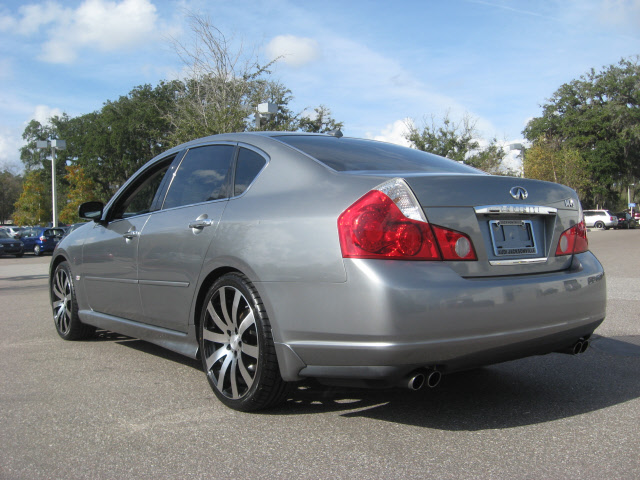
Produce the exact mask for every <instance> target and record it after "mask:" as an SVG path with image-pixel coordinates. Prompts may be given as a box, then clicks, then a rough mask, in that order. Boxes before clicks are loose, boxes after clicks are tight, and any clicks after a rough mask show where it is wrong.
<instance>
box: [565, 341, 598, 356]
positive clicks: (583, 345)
mask: <svg viewBox="0 0 640 480" xmlns="http://www.w3.org/2000/svg"><path fill="white" fill-rule="evenodd" d="M590 344H591V342H590V341H589V339H588V338H580V339H579V340H578V341H577V342H576V343H574V344H573V345H571V346H569V347H567V348H565V349H564V350H560V351H559V352H558V353H568V354H569V355H578V354H579V353H584V352H586V351H587V349H588V348H589V345H590Z"/></svg>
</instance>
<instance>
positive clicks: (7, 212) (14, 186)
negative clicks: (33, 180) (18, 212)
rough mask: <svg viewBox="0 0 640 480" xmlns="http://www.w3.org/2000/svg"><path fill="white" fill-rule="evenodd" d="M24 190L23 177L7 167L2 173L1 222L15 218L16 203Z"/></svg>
mask: <svg viewBox="0 0 640 480" xmlns="http://www.w3.org/2000/svg"><path fill="white" fill-rule="evenodd" d="M21 191H22V177H21V176H20V175H14V174H13V173H11V172H10V171H9V170H7V169H5V170H3V171H2V172H1V173H0V223H2V224H4V223H6V222H7V220H10V219H12V218H13V211H14V204H15V203H16V201H17V200H18V198H19V197H20V192H21Z"/></svg>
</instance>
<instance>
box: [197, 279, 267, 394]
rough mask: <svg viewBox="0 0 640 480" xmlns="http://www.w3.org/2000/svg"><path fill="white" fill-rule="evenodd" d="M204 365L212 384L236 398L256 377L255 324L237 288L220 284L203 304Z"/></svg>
mask: <svg viewBox="0 0 640 480" xmlns="http://www.w3.org/2000/svg"><path fill="white" fill-rule="evenodd" d="M202 340H203V347H204V348H203V350H204V351H203V355H204V360H205V368H206V373H207V376H208V377H209V379H210V381H211V382H212V384H213V385H214V386H215V388H216V389H217V390H218V391H219V392H220V393H221V394H222V395H224V396H225V397H227V398H230V399H233V400H237V399H240V398H242V397H243V396H245V395H246V394H247V392H248V391H249V389H250V388H251V386H252V385H253V382H254V380H255V378H256V373H257V371H258V356H259V353H260V347H259V340H258V327H257V325H256V319H255V315H254V312H253V309H252V308H251V306H250V304H249V302H248V301H247V299H246V298H245V296H244V295H243V294H242V292H240V291H239V290H238V289H236V288H234V287H231V286H221V287H220V288H219V289H218V290H216V292H215V293H214V294H213V296H212V297H211V300H210V301H209V303H208V305H207V312H206V314H205V318H204V324H203V329H202Z"/></svg>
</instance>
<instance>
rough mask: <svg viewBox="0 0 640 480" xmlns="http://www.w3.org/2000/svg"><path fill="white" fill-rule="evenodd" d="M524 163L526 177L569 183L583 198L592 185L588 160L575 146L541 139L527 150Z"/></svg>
mask: <svg viewBox="0 0 640 480" xmlns="http://www.w3.org/2000/svg"><path fill="white" fill-rule="evenodd" d="M522 164H523V169H524V176H525V177H527V178H534V179H537V180H546V181H548V182H555V183H561V184H563V185H567V186H569V187H571V188H573V189H574V190H576V192H578V195H579V196H580V197H581V198H584V195H585V194H586V192H587V191H589V189H590V188H591V185H592V182H591V178H590V177H589V171H588V169H587V162H586V161H585V160H584V158H583V157H582V155H581V154H580V151H579V150H577V149H575V148H571V147H567V146H563V145H554V144H552V143H551V142H545V141H544V140H540V141H538V142H535V143H534V145H532V146H531V148H529V149H527V150H526V151H525V155H524V159H523V162H522Z"/></svg>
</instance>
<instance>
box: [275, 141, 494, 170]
mask: <svg viewBox="0 0 640 480" xmlns="http://www.w3.org/2000/svg"><path fill="white" fill-rule="evenodd" d="M275 138H277V139H278V140H280V141H281V142H284V143H286V144H288V145H291V146H292V147H295V148H297V149H299V150H302V151H303V152H304V153H306V154H307V155H310V156H312V157H313V158H315V159H316V160H318V161H320V162H321V163H323V164H324V165H326V166H327V167H329V168H332V169H334V170H337V171H339V172H357V171H383V172H384V171H386V172H407V173H466V174H476V175H478V174H482V172H480V171H479V170H476V169H475V168H472V167H469V166H468V165H464V164H462V163H458V162H454V161H453V160H449V159H448V158H444V157H439V156H438V155H433V154H431V153H427V152H423V151H421V150H415V149H413V148H407V147H402V146H400V145H394V144H391V143H384V142H376V141H373V140H361V139H356V138H336V137H330V136H326V137H324V136H312V135H308V136H307V135H279V136H277V137H275Z"/></svg>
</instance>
